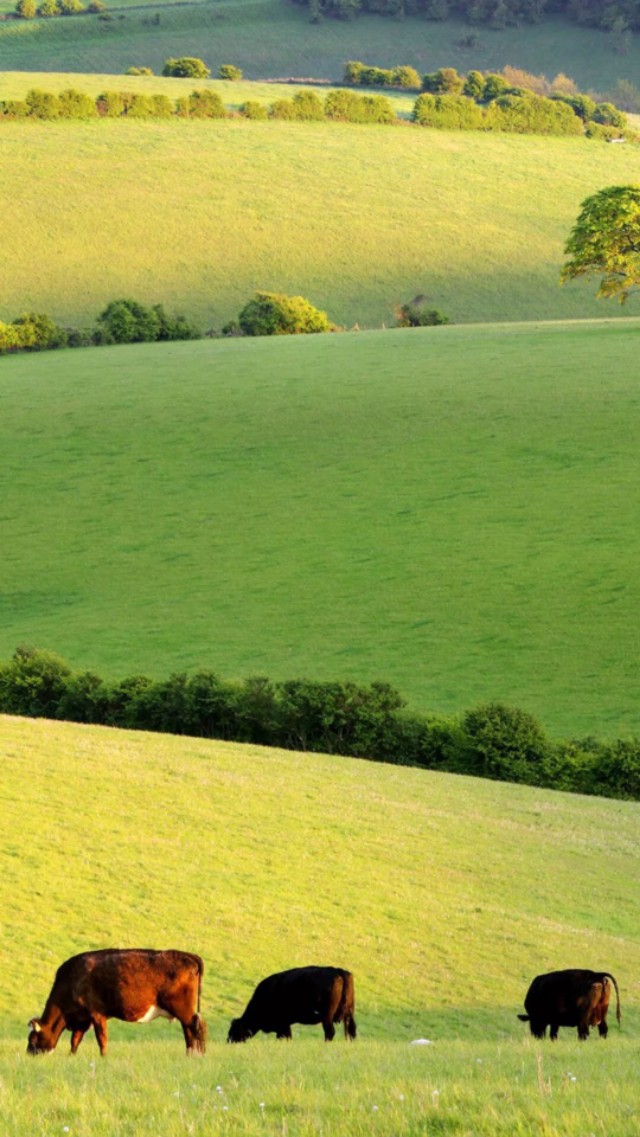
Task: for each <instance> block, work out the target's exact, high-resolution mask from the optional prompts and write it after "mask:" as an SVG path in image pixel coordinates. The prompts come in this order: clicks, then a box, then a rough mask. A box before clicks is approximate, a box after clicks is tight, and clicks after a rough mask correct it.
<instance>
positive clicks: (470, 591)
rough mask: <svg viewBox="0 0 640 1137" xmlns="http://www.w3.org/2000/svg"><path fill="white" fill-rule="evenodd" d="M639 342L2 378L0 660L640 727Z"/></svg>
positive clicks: (508, 333)
mask: <svg viewBox="0 0 640 1137" xmlns="http://www.w3.org/2000/svg"><path fill="white" fill-rule="evenodd" d="M639 335H640V325H639V323H638V321H637V320H629V321H611V322H609V323H607V322H594V323H592V324H590V323H576V324H571V323H569V324H549V325H544V324H542V325H535V324H534V325H531V324H530V325H521V326H513V325H511V326H509V325H503V326H493V327H491V326H486V327H460V328H456V327H448V328H447V327H445V328H434V329H425V330H422V331H421V330H416V331H412V330H409V331H387V332H369V333H360V334H358V333H353V334H344V335H334V336H332V335H326V336H318V337H301V338H297V339H296V338H285V339H273V340H269V339H266V340H265V339H263V340H232V341H229V340H218V341H208V340H203V341H197V342H195V343H186V344H169V345H138V346H131V347H116V348H106V349H98V348H92V349H86V350H84V351H75V352H60V353H48V354H43V355H40V356H26V355H23V356H16V357H12V358H6V359H4V360H3V362H2V397H3V414H2V418H1V421H0V432H1V434H0V455H1V456H2V457H1V459H0V461H1V463H2V465H1V467H0V477H1V479H2V484H3V486H4V487H5V488H4V494H3V504H2V519H1V525H2V546H3V595H2V607H3V619H2V632H1V636H0V651H1V652H2V657H3V658H8V656H9V655H10V654H11V652H12V651H13V649H14V648H15V646H16V645H17V644H19V643H29V644H34V645H37V646H40V647H46V648H51V649H53V650H56V651H59V652H61V653H62V654H63V655H65V656H66V657H67V658H68V660H69V661H70V662H71V663H72V664H73V665H74V666H76V667H81V666H82V667H92V668H95V669H97V670H99V671H101V672H102V673H105V674H107V675H108V676H112V677H122V676H123V675H125V674H132V673H135V672H137V671H144V672H147V673H150V674H152V675H154V676H167V675H168V674H169V673H170V672H171V671H173V670H179V669H184V668H196V667H203V666H206V667H212V668H214V669H216V670H218V671H220V672H221V674H222V675H225V676H227V677H243V676H248V675H256V674H259V675H269V676H271V677H272V678H277V679H281V678H293V677H299V676H302V675H306V676H309V677H314V678H319V679H330V678H353V679H356V680H360V681H369V680H373V679H376V678H381V679H386V680H388V681H390V682H392V683H394V684H396V685H397V686H398V688H399V689H400V691H401V692H402V693H403V694H404V695H405V697H407V698H408V699H409V701H410V703H411V705H412V706H414V707H419V708H421V709H425V710H440V711H447V712H449V711H459V710H462V709H464V708H467V707H470V706H472V705H474V704H476V703H478V702H481V701H483V700H485V699H503V700H505V701H507V702H509V703H513V704H515V705H518V706H522V707H524V708H525V709H527V710H529V711H530V712H532V713H534V714H535V715H537V716H538V717H539V718H540V719H541V721H542V722H543V724H544V725H545V727H546V728H547V729H548V730H550V731H552V732H554V733H556V734H557V733H573V734H576V733H577V734H582V735H584V734H585V733H587V732H591V733H593V734H595V735H597V736H600V737H611V736H614V737H615V736H619V735H621V734H626V733H627V732H630V731H631V732H633V731H635V732H638V730H640V719H639V717H638V707H639V705H640V702H639V699H638V676H637V669H636V654H637V653H636V629H637V619H636V617H637V611H638V603H639V599H640V598H639V596H638V574H637V565H638V561H639V555H640V548H639V537H638V527H637V524H636V519H637V511H638V479H637V441H636V436H637V431H636V430H635V428H634V424H635V423H636V421H637V415H638V400H639V395H638V389H637V381H636V363H637V355H638V337H639Z"/></svg>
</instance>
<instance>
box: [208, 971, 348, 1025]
mask: <svg viewBox="0 0 640 1137" xmlns="http://www.w3.org/2000/svg"><path fill="white" fill-rule="evenodd" d="M353 1012H354V992H353V975H352V974H351V972H350V971H345V970H344V969H343V968H341V967H293V968H291V969H290V970H289V971H279V972H277V973H276V974H275V975H268V976H267V978H266V979H263V980H262V981H261V982H260V983H258V986H257V987H256V989H255V991H254V992H253V995H252V996H251V998H250V1000H249V1002H248V1004H247V1008H246V1010H245V1012H244V1014H243V1015H241V1016H240V1018H239V1019H233V1021H232V1023H231V1026H230V1027H229V1034H228V1035H227V1042H246V1041H247V1039H248V1038H251V1037H252V1036H253V1035H254V1034H256V1033H257V1032H258V1031H259V1030H262V1031H264V1032H265V1033H266V1034H275V1036H276V1038H291V1024H292V1023H305V1024H308V1025H314V1024H316V1023H322V1026H323V1029H324V1037H325V1040H326V1041H327V1042H330V1041H331V1039H332V1038H334V1036H335V1033H336V1032H335V1027H334V1025H333V1024H334V1023H340V1022H341V1023H343V1024H344V1034H345V1038H355V1037H356V1023H355V1019H354V1017H353Z"/></svg>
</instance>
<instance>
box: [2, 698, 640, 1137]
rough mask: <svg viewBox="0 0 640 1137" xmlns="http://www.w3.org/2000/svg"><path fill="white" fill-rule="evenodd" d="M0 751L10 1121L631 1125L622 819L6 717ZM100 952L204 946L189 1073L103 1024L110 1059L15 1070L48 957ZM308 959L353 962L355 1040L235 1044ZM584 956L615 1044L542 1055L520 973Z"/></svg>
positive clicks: (636, 1023) (634, 942)
mask: <svg viewBox="0 0 640 1137" xmlns="http://www.w3.org/2000/svg"><path fill="white" fill-rule="evenodd" d="M0 739H1V743H0V746H1V750H2V770H3V776H2V783H1V794H2V809H1V811H0V849H1V856H2V864H3V873H2V878H1V882H0V899H1V902H2V912H3V935H2V940H1V941H0V969H1V973H2V975H3V976H4V982H3V983H2V984H1V985H0V1024H1V1025H0V1109H1V1111H2V1118H3V1133H6V1134H7V1135H10V1137H18V1135H20V1137H22V1135H23V1134H24V1133H25V1132H35V1133H38V1134H39V1135H42V1137H54V1135H56V1137H57V1135H58V1134H61V1133H70V1134H74V1135H78V1137H88V1135H89V1134H91V1137H111V1135H114V1134H116V1135H117V1137H124V1135H129V1134H132V1135H133V1134H157V1133H158V1132H162V1133H163V1134H165V1135H166V1137H173V1135H174V1134H175V1135H178V1134H198V1133H199V1134H218V1133H220V1134H225V1133H226V1134H228V1133H239V1132H243V1133H249V1134H259V1133H278V1134H287V1133H288V1134H291V1135H307V1134H316V1133H325V1134H326V1133H340V1134H346V1135H349V1137H350V1135H351V1134H353V1135H361V1134H362V1135H364V1134H381V1135H382V1134H386V1135H388V1134H389V1133H390V1132H393V1133H394V1134H396V1133H397V1134H460V1135H462V1134H479V1135H487V1137H488V1135H491V1137H494V1135H501V1134H504V1135H505V1137H506V1135H507V1134H514V1133H517V1134H522V1135H527V1137H528V1135H529V1134H531V1135H533V1134H539V1133H540V1132H544V1133H545V1134H548V1135H550V1137H577V1135H578V1134H583V1133H598V1134H600V1133H605V1132H606V1133H615V1134H616V1137H617V1135H618V1134H620V1135H621V1137H625V1135H627V1134H628V1135H629V1137H631V1134H633V1133H634V1126H635V1125H636V1124H637V1114H636V1100H635V1084H636V1064H637V1036H638V1031H640V1013H639V1012H640V1008H639V1003H640V978H639V976H640V945H639V944H638V938H637V929H636V925H637V919H636V916H637V890H638V884H639V883H640V881H639V868H640V864H639V859H638V858H639V853H638V850H639V848H640V844H639V843H638V819H639V809H640V807H639V806H638V805H634V804H630V803H622V802H612V801H603V800H599V799H591V798H579V797H574V796H572V795H567V794H556V793H553V792H550V791H542V790H534V789H530V788H526V787H520V786H509V785H505V784H500V783H489V782H483V781H478V780H475V779H470V778H462V777H455V776H452V775H448V776H447V775H438V774H435V773H428V772H424V771H418V770H408V769H399V768H397V767H390V766H383V765H375V764H371V763H367V762H363V761H357V760H350V759H342V758H337V757H332V758H329V757H325V756H322V755H300V754H292V753H290V752H280V751H273V750H267V749H261V748H258V747H254V748H248V747H240V746H233V745H231V744H224V743H216V742H206V741H203V740H194V739H178V738H174V737H170V736H159V735H153V736H150V735H145V734H143V733H128V732H120V731H110V730H107V729H101V728H88V727H78V726H74V725H71V724H60V723H58V724H53V723H47V722H44V721H39V722H27V721H25V720H20V719H14V718H9V717H2V718H0ZM79 802H81V803H82V804H81V808H79V805H78V803H79ZM107 803H108V807H107ZM151 803H152V804H151ZM111 945H120V946H125V945H130V946H133V945H145V946H158V947H160V946H176V947H183V948H187V949H190V950H194V951H198V952H199V953H201V954H202V956H203V957H204V960H205V983H204V989H203V1013H204V1014H205V1016H206V1018H207V1020H208V1025H209V1045H208V1052H207V1055H206V1056H205V1058H204V1059H203V1060H202V1061H201V1062H200V1061H191V1062H187V1060H186V1059H185V1057H184V1044H183V1040H182V1033H181V1031H180V1030H179V1028H178V1027H177V1026H176V1024H169V1023H166V1022H163V1021H159V1022H156V1023H153V1024H151V1025H149V1026H140V1027H131V1026H125V1025H124V1024H118V1023H113V1022H112V1023H111V1024H110V1053H109V1057H108V1059H107V1060H106V1061H102V1060H101V1059H100V1057H99V1054H98V1049H97V1046H96V1045H95V1041H94V1039H93V1037H92V1036H91V1035H88V1036H87V1038H86V1039H85V1041H84V1043H83V1045H82V1047H81V1048H80V1051H79V1053H78V1055H77V1057H76V1058H75V1059H74V1060H73V1061H72V1060H70V1059H69V1058H68V1057H67V1055H66V1051H67V1050H68V1041H69V1039H68V1035H65V1036H63V1038H62V1039H61V1042H60V1045H59V1047H58V1050H57V1051H56V1052H55V1053H54V1054H53V1055H52V1056H51V1057H50V1058H47V1059H38V1060H33V1059H31V1058H28V1057H27V1056H26V1054H25V1046H26V1026H25V1024H26V1022H27V1020H28V1019H29V1018H30V1017H31V1016H32V1015H33V1014H39V1013H40V1012H41V1010H42V1007H43V1005H44V1001H45V998H46V996H47V994H48V992H49V989H50V985H51V983H52V980H53V975H54V972H55V969H56V967H57V965H58V964H59V963H60V962H61V961H62V960H63V959H64V958H66V957H68V956H69V955H71V954H73V953H75V952H76V951H79V950H85V949H86V948H88V947H100V946H111ZM18 960H19V966H18V965H17V961H18ZM310 962H318V963H335V964H339V965H342V966H347V967H349V968H351V969H352V970H353V972H354V974H355V977H356V1013H357V1015H356V1017H357V1021H358V1030H359V1037H358V1039H357V1041H356V1042H355V1043H354V1044H353V1045H349V1044H347V1043H346V1042H345V1041H344V1039H343V1038H342V1037H341V1035H340V1034H338V1035H337V1037H336V1040H335V1042H334V1043H333V1044H331V1045H330V1046H327V1045H326V1044H325V1043H324V1042H323V1041H322V1035H321V1032H319V1031H318V1030H317V1029H316V1028H305V1027H299V1026H298V1027H294V1031H293V1033H294V1039H293V1041H292V1042H291V1043H290V1044H278V1043H276V1041H275V1039H274V1038H273V1037H267V1036H263V1035H261V1036H259V1037H257V1038H256V1039H253V1040H252V1041H251V1042H249V1043H247V1044H246V1045H245V1046H237V1047H230V1046H227V1045H226V1043H225V1042H224V1039H225V1037H226V1031H227V1029H228V1024H229V1021H230V1018H231V1017H232V1016H233V1015H235V1014H237V1013H239V1011H240V1010H241V1009H242V1008H243V1007H244V1005H245V1002H246V1000H247V999H248V997H249V995H250V994H251V992H252V990H253V987H254V985H255V983H256V982H257V981H258V980H259V979H260V978H262V976H264V975H266V974H269V973H270V972H272V971H276V970H280V969H282V968H285V967H288V966H294V965H296V964H300V963H310ZM574 965H582V966H593V967H596V968H597V967H604V968H606V969H608V970H610V971H612V972H613V974H614V975H615V976H616V978H617V979H618V982H619V985H620V991H621V1000H622V1016H623V1018H622V1030H621V1031H619V1030H618V1027H617V1025H616V1024H615V1021H614V1017H613V1015H612V1016H611V1018H612V1022H611V1030H610V1034H609V1038H608V1040H607V1042H606V1043H603V1042H601V1041H600V1040H599V1039H598V1038H597V1036H596V1037H595V1038H592V1039H591V1040H590V1041H589V1042H588V1043H587V1044H586V1045H582V1044H579V1043H578V1042H577V1041H576V1038H575V1032H574V1031H569V1030H563V1031H561V1034H560V1039H559V1041H558V1043H557V1044H556V1045H555V1046H553V1047H552V1046H551V1044H550V1043H549V1042H548V1041H547V1042H546V1043H537V1042H534V1041H533V1040H531V1039H530V1037H529V1035H528V1034H527V1028H526V1026H524V1025H523V1024H522V1023H519V1022H518V1020H517V1018H516V1015H517V1013H518V1012H519V1011H520V1010H521V1006H522V999H523V997H524V993H525V991H526V989H527V986H528V984H529V981H530V979H531V977H532V976H533V975H534V974H535V973H537V972H539V971H543V970H549V969H553V968H555V967H562V966H574ZM418 1038H426V1039H428V1040H429V1042H430V1045H424V1046H412V1045H411V1044H412V1042H413V1041H414V1040H415V1039H418Z"/></svg>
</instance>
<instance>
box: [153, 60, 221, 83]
mask: <svg viewBox="0 0 640 1137" xmlns="http://www.w3.org/2000/svg"><path fill="white" fill-rule="evenodd" d="M162 74H163V75H169V76H172V77H173V78H176V79H208V78H209V76H210V74H211V71H210V70H209V68H208V67H207V65H206V63H204V62H203V60H202V59H194V58H193V57H191V56H188V55H184V56H182V57H181V58H180V59H167V60H166V61H165V64H164V67H163V68H162Z"/></svg>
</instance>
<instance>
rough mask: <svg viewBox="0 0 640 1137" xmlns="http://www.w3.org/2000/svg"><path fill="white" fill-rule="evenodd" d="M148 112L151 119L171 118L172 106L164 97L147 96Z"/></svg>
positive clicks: (169, 100)
mask: <svg viewBox="0 0 640 1137" xmlns="http://www.w3.org/2000/svg"><path fill="white" fill-rule="evenodd" d="M148 98H149V111H150V113H151V115H152V116H153V118H171V115H172V114H173V112H174V106H173V103H172V102H171V99H169V98H168V97H167V96H166V95H149V96H148Z"/></svg>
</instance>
